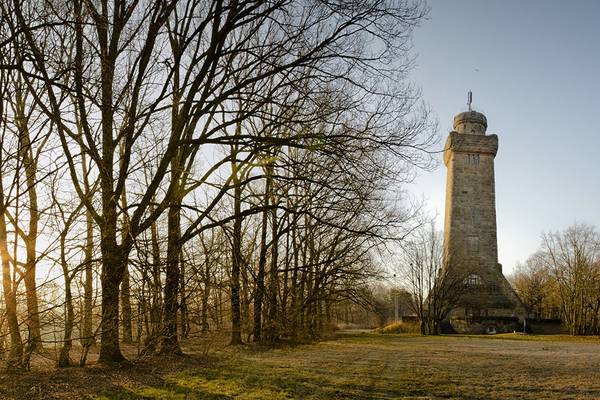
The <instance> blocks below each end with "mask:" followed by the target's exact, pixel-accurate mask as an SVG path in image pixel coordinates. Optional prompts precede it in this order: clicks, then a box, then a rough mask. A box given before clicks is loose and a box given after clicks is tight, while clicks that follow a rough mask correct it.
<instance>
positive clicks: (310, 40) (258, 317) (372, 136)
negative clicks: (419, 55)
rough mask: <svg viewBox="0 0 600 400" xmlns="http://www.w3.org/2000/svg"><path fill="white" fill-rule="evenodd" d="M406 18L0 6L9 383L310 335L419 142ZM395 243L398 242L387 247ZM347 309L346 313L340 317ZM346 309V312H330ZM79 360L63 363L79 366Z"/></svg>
mask: <svg viewBox="0 0 600 400" xmlns="http://www.w3.org/2000/svg"><path fill="white" fill-rule="evenodd" d="M426 13H427V9H426V7H425V5H424V4H423V3H422V2H421V1H419V0H410V1H409V0H407V1H392V0H367V1H362V0H361V1H357V0H333V1H329V0H271V1H221V0H215V1H198V0H114V1H112V2H108V1H105V0H74V1H63V0H43V1H18V0H14V1H12V0H9V1H3V2H1V3H0V18H1V20H2V24H0V91H1V96H0V118H1V120H0V123H1V126H0V135H1V136H0V142H1V145H2V151H1V153H0V174H1V179H0V185H2V187H0V254H1V256H2V257H1V258H2V282H3V287H2V289H3V303H2V308H3V310H4V312H3V314H2V323H1V324H0V329H1V332H2V335H3V337H4V338H5V342H6V347H5V350H6V352H7V357H6V359H7V366H8V367H9V368H11V369H23V368H28V365H29V360H30V357H31V355H32V354H35V353H36V352H37V351H41V350H43V349H44V347H46V346H48V344H50V343H53V344H56V343H59V344H60V346H59V347H60V351H59V354H57V355H56V359H57V364H58V365H59V366H68V365H72V364H74V363H78V364H80V365H85V363H86V359H87V355H88V353H89V352H90V351H95V350H94V349H95V348H96V347H95V346H96V345H97V346H98V348H99V357H100V361H101V362H113V361H121V360H123V359H124V356H123V354H122V352H121V344H122V343H136V344H137V345H138V350H139V353H148V352H156V351H158V352H163V353H170V354H173V353H180V352H181V349H180V344H179V343H180V340H181V339H182V338H186V337H188V336H189V335H194V334H202V333H204V332H207V331H209V330H226V331H228V332H230V334H231V343H232V344H239V343H242V342H244V341H247V340H255V341H276V340H279V339H280V338H284V337H292V338H293V337H301V336H304V335H313V336H315V335H318V334H319V332H321V331H322V330H323V329H325V328H326V326H327V324H328V323H330V322H331V321H332V318H333V316H332V314H334V313H336V312H338V311H339V310H341V309H342V308H344V307H345V308H346V309H347V308H348V306H349V304H354V305H364V304H368V303H369V296H370V295H369V290H368V289H367V288H368V284H369V282H370V280H371V278H372V277H374V276H377V275H378V274H379V273H380V270H379V267H378V266H377V265H375V262H374V261H373V260H374V258H373V250H374V249H375V248H377V247H379V246H381V245H382V244H383V243H384V242H386V241H389V240H394V239H397V238H398V235H399V234H398V232H403V231H406V230H408V229H409V226H411V223H412V222H411V221H412V219H413V218H414V214H413V212H412V211H411V209H410V207H409V205H408V204H406V203H403V202H402V199H401V198H399V197H400V196H395V195H394V193H396V194H401V193H402V191H401V185H402V184H403V183H405V182H407V181H410V180H411V179H412V177H413V174H414V170H415V168H423V167H425V168H426V167H428V166H429V163H430V161H431V158H430V156H429V153H428V150H429V149H430V146H431V145H432V144H434V142H435V136H434V135H433V134H432V132H433V129H432V128H433V127H432V125H431V122H430V119H429V116H428V110H427V108H426V107H424V106H423V105H422V103H421V102H420V100H419V92H418V90H417V89H416V88H415V87H413V85H412V84H411V83H410V81H409V80H408V79H407V74H408V72H409V71H410V68H411V67H412V63H413V55H412V53H411V35H412V32H413V29H414V28H415V27H416V26H417V25H418V24H419V23H420V22H421V21H422V20H423V18H424V16H425V15H426ZM400 236H401V235H400ZM342 304H343V307H342V306H340V305H342ZM340 307H342V308H340ZM75 344H76V345H78V346H80V350H81V351H78V352H77V354H78V356H79V360H77V361H75V360H73V358H72V357H73V355H72V354H71V353H72V351H73V346H74V345H75Z"/></svg>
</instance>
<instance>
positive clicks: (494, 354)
mask: <svg viewBox="0 0 600 400" xmlns="http://www.w3.org/2000/svg"><path fill="white" fill-rule="evenodd" d="M185 351H186V356H183V357H173V358H170V357H151V358H142V359H138V360H135V361H133V362H131V363H129V364H126V365H122V366H119V367H115V366H110V367H108V366H100V365H96V366H90V367H87V368H68V369H63V370H55V369H50V368H48V370H43V369H41V370H40V369H39V368H40V367H39V366H37V367H36V368H38V370H35V369H36V368H34V370H32V371H31V372H28V373H25V374H19V375H7V374H4V375H1V376H0V398H2V399H4V398H7V399H96V400H107V399H120V400H127V399H163V400H167V399H169V400H170V399H177V400H186V399H268V400H277V399H600V339H599V338H570V337H563V336H531V335H528V336H525V335H495V336H438V337H432V336H430V337H422V336H416V335H382V334H377V333H371V332H340V333H338V334H336V335H335V336H333V337H331V338H330V339H328V340H324V341H320V342H317V343H311V344H299V345H291V344H285V345H278V346H276V347H270V348H267V347H261V346H255V345H246V346H241V347H231V346H226V345H225V343H224V342H221V341H219V340H216V339H211V340H208V341H201V340H196V341H192V343H191V344H188V345H187V346H186V347H185Z"/></svg>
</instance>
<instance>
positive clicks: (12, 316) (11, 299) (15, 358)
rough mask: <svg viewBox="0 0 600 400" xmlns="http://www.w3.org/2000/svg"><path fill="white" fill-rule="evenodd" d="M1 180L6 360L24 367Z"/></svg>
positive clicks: (8, 364) (10, 367)
mask: <svg viewBox="0 0 600 400" xmlns="http://www.w3.org/2000/svg"><path fill="white" fill-rule="evenodd" d="M3 191H4V189H3V187H2V183H1V180H0V207H2V213H0V256H1V257H2V288H3V292H4V305H5V307H6V318H7V320H8V329H9V331H10V351H9V353H8V359H7V360H6V368H7V369H8V370H21V369H23V342H22V341H21V332H20V331H19V321H18V320H17V297H16V284H15V282H13V281H12V276H11V273H10V254H9V252H8V246H7V243H8V241H7V239H8V236H7V233H6V223H5V220H4V208H5V204H4V194H3Z"/></svg>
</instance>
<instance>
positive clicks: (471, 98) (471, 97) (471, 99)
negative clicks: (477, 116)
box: [467, 90, 473, 111]
mask: <svg viewBox="0 0 600 400" xmlns="http://www.w3.org/2000/svg"><path fill="white" fill-rule="evenodd" d="M471 103H473V92H471V91H470V90H469V93H468V94H467V106H469V111H471Z"/></svg>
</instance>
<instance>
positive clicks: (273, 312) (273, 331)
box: [266, 167, 279, 342]
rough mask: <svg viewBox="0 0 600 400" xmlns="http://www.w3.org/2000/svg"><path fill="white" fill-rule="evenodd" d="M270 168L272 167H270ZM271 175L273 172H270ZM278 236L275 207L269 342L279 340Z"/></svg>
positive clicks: (268, 295)
mask: <svg viewBox="0 0 600 400" xmlns="http://www.w3.org/2000/svg"><path fill="white" fill-rule="evenodd" d="M271 168H272V167H271ZM270 174H273V171H272V170H271V171H270ZM272 198H273V201H272V205H273V206H275V205H276V204H277V202H276V201H275V195H274V194H272ZM278 247H279V235H278V224H277V207H273V209H272V210H271V267H270V269H269V288H268V291H267V300H268V306H269V308H268V314H267V325H266V328H267V332H266V334H267V337H266V339H267V340H268V341H270V342H274V341H276V340H277V339H278V338H279V326H278V325H279V324H278V321H277V295H278V290H279V264H278V257H277V255H278Z"/></svg>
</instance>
